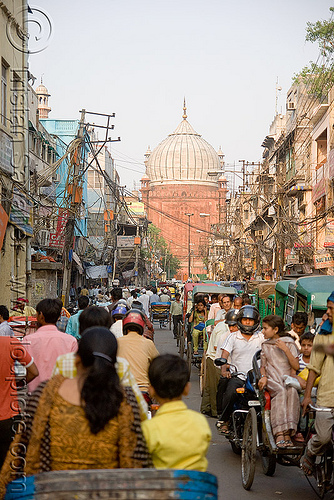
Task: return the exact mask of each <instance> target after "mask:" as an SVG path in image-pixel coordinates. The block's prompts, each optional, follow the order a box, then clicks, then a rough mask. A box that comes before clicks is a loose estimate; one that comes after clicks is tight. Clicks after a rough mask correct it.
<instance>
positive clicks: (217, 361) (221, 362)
mask: <svg viewBox="0 0 334 500" xmlns="http://www.w3.org/2000/svg"><path fill="white" fill-rule="evenodd" d="M226 363H227V359H226V358H217V359H215V365H216V366H224V365H226Z"/></svg>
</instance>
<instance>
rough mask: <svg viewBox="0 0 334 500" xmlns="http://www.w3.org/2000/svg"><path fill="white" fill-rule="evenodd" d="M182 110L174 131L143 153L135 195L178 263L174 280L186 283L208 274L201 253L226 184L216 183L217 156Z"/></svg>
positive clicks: (221, 208)
mask: <svg viewBox="0 0 334 500" xmlns="http://www.w3.org/2000/svg"><path fill="white" fill-rule="evenodd" d="M183 111H184V113H183V117H182V118H183V119H182V122H181V123H180V124H179V125H178V127H177V128H176V130H175V131H174V132H173V133H172V134H170V135H169V136H168V137H167V138H166V139H165V140H163V141H162V142H161V143H160V144H159V145H158V146H157V147H156V148H155V149H154V150H153V151H152V152H151V151H150V150H148V151H147V153H146V155H145V157H146V161H145V164H146V174H145V175H144V177H143V178H142V179H141V194H142V201H143V203H144V205H145V209H146V212H147V217H148V220H149V221H150V222H152V223H153V224H154V225H155V226H157V227H158V228H159V229H161V234H162V236H163V237H164V238H165V240H166V242H167V243H168V244H169V246H170V250H171V252H172V253H173V255H175V256H176V257H178V258H179V260H180V262H181V269H180V273H179V276H178V277H179V278H180V279H187V278H188V277H189V270H190V275H191V276H190V277H192V276H193V277H194V278H195V277H199V278H200V277H202V278H203V277H204V276H206V275H207V274H208V269H207V265H205V263H204V262H203V251H202V249H203V246H206V245H207V243H208V240H209V238H210V236H211V228H212V227H213V226H214V225H215V224H217V223H218V222H219V221H220V219H221V218H222V216H223V214H224V211H225V202H226V180H224V179H221V180H219V178H220V176H221V172H222V170H223V155H221V156H219V155H218V153H217V152H216V151H215V150H214V148H213V147H212V146H211V145H210V144H209V143H208V142H206V141H205V140H204V139H203V138H202V137H201V135H200V134H198V133H197V132H196V131H195V130H194V129H193V127H192V126H191V125H190V123H189V122H188V121H187V114H186V106H185V104H184V108H183ZM204 261H205V259H204ZM189 268H190V269H189Z"/></svg>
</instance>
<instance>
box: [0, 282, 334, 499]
mask: <svg viewBox="0 0 334 500" xmlns="http://www.w3.org/2000/svg"><path fill="white" fill-rule="evenodd" d="M95 289H96V287H92V288H91V289H89V290H88V289H85V288H84V289H82V290H81V292H83V293H80V294H79V296H78V297H77V298H76V299H75V300H77V307H78V312H77V313H75V314H72V315H69V316H68V315H67V311H66V310H65V312H64V307H63V304H62V302H61V301H60V300H59V299H43V300H41V301H40V302H39V303H38V304H37V305H36V308H35V309H34V311H35V313H34V314H35V316H36V321H37V324H38V328H37V330H36V331H35V332H33V333H30V334H29V335H26V336H25V337H24V338H22V339H19V338H17V336H15V335H14V333H13V331H12V329H11V328H10V325H9V323H8V320H9V319H10V312H9V310H8V309H7V308H6V306H4V305H0V372H1V377H2V378H1V380H2V382H1V384H0V467H2V470H1V479H0V495H2V496H3V495H4V493H5V487H6V484H8V482H10V481H12V480H13V479H19V478H21V479H22V478H24V477H26V476H28V475H31V474H36V473H39V472H43V471H50V470H70V469H94V468H96V469H99V468H101V469H104V468H142V467H155V468H176V469H182V468H184V469H195V470H199V471H205V470H206V468H207V459H206V453H207V450H208V447H209V444H210V440H211V431H210V427H209V425H208V421H207V418H206V416H211V417H215V418H217V427H218V429H219V430H220V432H222V433H223V434H226V435H228V433H229V432H230V428H229V426H230V420H231V415H232V412H233V408H234V405H235V403H236V400H237V398H238V392H237V389H238V388H241V387H243V386H244V384H245V380H246V377H247V373H248V372H249V370H251V369H252V360H253V357H254V355H255V354H256V353H257V352H258V351H259V350H261V360H260V363H261V366H260V372H261V377H260V380H259V381H258V388H259V390H266V391H268V393H269V394H270V397H271V426H272V430H273V434H274V436H275V441H276V446H277V447H278V448H289V447H293V446H296V443H299V444H300V445H304V438H305V425H306V424H305V419H304V420H303V415H305V412H306V410H307V407H308V405H309V404H310V402H311V401H312V398H314V397H315V394H314V391H315V389H314V387H316V388H317V389H316V391H317V395H316V398H317V403H318V404H319V405H320V406H327V407H331V408H333V407H334V402H333V400H332V397H333V394H334V392H333V384H332V373H333V369H334V357H333V356H331V355H327V354H326V352H327V351H326V349H327V350H328V348H330V345H331V344H332V343H333V340H332V335H331V333H332V323H333V313H334V292H333V293H332V294H331V296H330V297H328V301H327V314H326V316H325V317H324V318H323V324H322V326H321V329H320V331H319V333H318V334H317V335H316V336H315V335H314V334H313V333H311V332H310V331H309V329H308V326H307V324H308V317H307V315H306V314H305V313H302V312H297V313H296V314H295V315H294V316H293V318H292V325H291V330H290V331H287V330H286V327H285V323H284V321H283V319H282V318H280V317H279V316H275V315H272V314H271V315H268V316H266V317H264V318H262V320H261V318H260V314H259V312H258V310H257V309H256V308H255V307H254V306H253V305H251V299H250V297H249V296H248V295H247V294H243V295H242V296H236V297H233V296H231V295H223V294H220V295H218V294H212V295H211V297H209V295H208V294H204V295H198V296H197V297H196V300H195V303H194V304H193V306H192V308H191V310H190V311H188V314H187V321H188V323H189V324H190V325H191V334H192V343H193V353H194V355H195V356H196V355H197V354H198V349H199V345H202V346H203V349H204V352H205V356H206V382H205V387H204V391H203V395H202V401H201V408H200V412H194V411H192V410H189V409H188V408H187V406H186V405H185V403H184V402H183V401H182V398H183V397H184V396H186V395H187V394H188V392H189V388H190V385H189V378H190V374H189V369H188V367H187V364H186V362H185V361H184V360H183V359H181V358H180V357H178V356H175V355H172V354H164V355H160V354H159V352H158V350H157V348H156V346H155V343H154V328H153V325H152V323H151V321H150V319H149V313H150V307H151V305H152V304H155V303H158V302H166V303H170V314H171V317H172V319H173V333H174V337H176V336H177V335H178V325H179V323H180V322H182V321H183V313H184V311H183V309H184V304H183V300H182V299H183V297H182V291H181V293H179V292H176V293H175V296H174V297H173V298H172V297H171V292H170V290H169V289H168V288H163V289H162V290H161V291H160V294H158V291H157V289H156V288H155V287H152V288H150V289H141V290H133V291H132V292H131V293H130V292H129V291H128V290H122V289H121V288H119V287H116V288H114V289H113V290H112V291H111V293H110V294H109V296H108V298H109V300H108V302H103V301H101V303H99V305H91V304H92V302H93V303H94V302H95V301H93V300H91V298H92V294H91V290H95ZM99 290H100V289H99ZM86 291H87V292H88V293H86ZM18 304H19V305H18V308H19V310H20V312H21V313H23V310H24V308H25V307H27V303H26V302H23V301H19V302H18ZM15 311H16V312H17V309H16V310H15ZM29 313H30V314H33V311H32V310H30V311H29ZM62 317H63V318H66V319H67V321H66V325H65V327H64V325H63V324H62V323H59V322H60V320H61V318H62ZM57 325H61V326H62V328H59V327H57ZM204 334H205V335H204ZM207 340H208V343H207ZM218 358H223V359H225V360H226V363H225V364H223V365H222V366H221V368H218V367H217V366H216V365H215V360H216V359H218ZM18 365H19V366H21V367H22V366H23V367H24V368H25V375H24V377H22V375H20V376H19V375H18V374H19V371H18ZM233 369H234V370H235V371H236V372H237V373H236V374H234V375H236V376H232V374H233ZM152 401H155V402H156V403H158V405H160V408H159V410H158V411H157V413H156V415H155V416H154V417H153V418H148V417H150V412H149V406H150V405H151V404H152ZM148 405H149V406H148ZM201 413H202V414H201ZM203 414H204V415H206V416H204V415H203ZM302 414H303V415H302ZM333 423H334V419H333V416H332V414H331V413H329V414H321V413H319V414H317V416H316V421H315V430H316V432H315V434H314V435H313V437H312V438H311V439H310V440H309V441H308V443H307V445H306V447H305V454H304V456H303V459H302V468H303V470H304V472H305V473H306V474H311V473H312V472H313V469H314V464H315V459H316V456H317V455H319V454H321V453H322V451H323V449H324V447H325V446H326V444H327V443H328V442H329V441H330V440H331V432H332V426H333ZM17 450H20V454H19V455H18V452H17Z"/></svg>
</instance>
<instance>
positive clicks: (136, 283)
mask: <svg viewBox="0 0 334 500" xmlns="http://www.w3.org/2000/svg"><path fill="white" fill-rule="evenodd" d="M136 238H139V224H138V225H137V229H136ZM139 252H140V243H137V244H136V262H135V286H136V287H137V286H138V285H139Z"/></svg>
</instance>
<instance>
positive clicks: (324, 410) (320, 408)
mask: <svg viewBox="0 0 334 500" xmlns="http://www.w3.org/2000/svg"><path fill="white" fill-rule="evenodd" d="M308 406H309V408H311V410H313V411H318V412H322V413H334V408H326V407H325V406H313V405H311V404H309V405H308Z"/></svg>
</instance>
